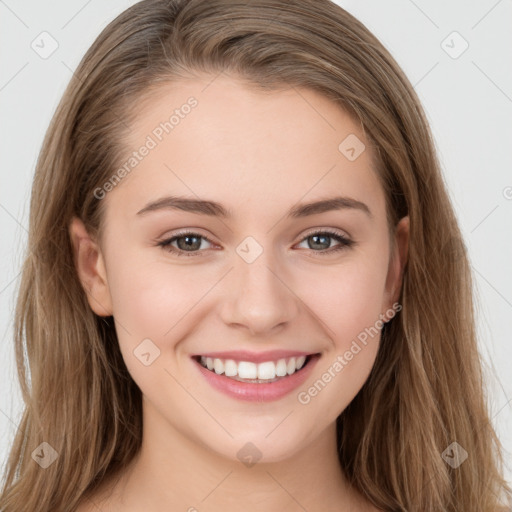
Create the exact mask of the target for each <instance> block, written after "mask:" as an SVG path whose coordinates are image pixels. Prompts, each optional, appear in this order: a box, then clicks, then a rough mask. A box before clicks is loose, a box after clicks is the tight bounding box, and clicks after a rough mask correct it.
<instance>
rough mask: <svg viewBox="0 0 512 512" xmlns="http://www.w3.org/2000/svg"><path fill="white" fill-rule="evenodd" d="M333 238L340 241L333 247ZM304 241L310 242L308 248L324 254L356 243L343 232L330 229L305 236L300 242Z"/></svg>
mask: <svg viewBox="0 0 512 512" xmlns="http://www.w3.org/2000/svg"><path fill="white" fill-rule="evenodd" d="M333 239H334V240H336V241H338V242H339V243H338V245H336V246H334V247H331V241H332V240H333ZM304 242H307V243H308V248H309V249H312V250H313V252H319V253H321V254H322V255H324V254H326V255H327V254H332V253H334V252H337V251H340V250H343V249H345V248H348V247H351V246H352V245H354V241H353V240H350V239H349V238H347V237H346V236H344V235H342V234H341V233H338V232H336V231H330V230H328V229H327V230H323V231H315V232H313V233H310V234H309V235H307V236H306V237H305V238H303V239H302V241H301V242H300V243H304ZM317 249H320V250H317Z"/></svg>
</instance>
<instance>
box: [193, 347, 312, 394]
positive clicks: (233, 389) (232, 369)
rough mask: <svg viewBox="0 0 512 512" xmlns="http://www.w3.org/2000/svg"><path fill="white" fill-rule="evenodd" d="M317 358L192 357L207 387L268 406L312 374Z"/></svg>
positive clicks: (292, 355)
mask: <svg viewBox="0 0 512 512" xmlns="http://www.w3.org/2000/svg"><path fill="white" fill-rule="evenodd" d="M320 357H321V356H320V354H319V353H316V354H312V353H309V354H307V353H303V352H291V351H277V350H276V351H271V352H266V353H250V352H245V351H236V352H222V353H220V352H218V353H214V354H204V355H195V356H192V360H193V361H194V362H195V365H196V367H197V368H198V370H199V372H200V373H201V374H202V375H203V377H204V378H205V380H206V383H207V384H209V385H210V386H211V387H213V388H214V389H216V390H217V391H220V392H222V393H223V394H225V395H227V396H229V397H231V398H235V399H238V400H244V401H253V402H269V401H274V400H278V399H280V398H283V397H284V396H285V395H288V394H289V393H291V392H292V391H293V390H294V389H296V388H298V387H299V386H301V385H302V384H303V382H304V381H305V380H306V379H307V378H308V376H309V375H310V374H311V371H312V369H313V367H314V366H315V364H316V362H317V361H318V359H319V358H320Z"/></svg>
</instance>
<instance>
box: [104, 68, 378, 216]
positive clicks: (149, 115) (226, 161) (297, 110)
mask: <svg viewBox="0 0 512 512" xmlns="http://www.w3.org/2000/svg"><path fill="white" fill-rule="evenodd" d="M135 108H136V110H137V115H136V117H135V122H134V123H133V124H132V126H131V130H130V131H129V133H128V135H127V137H126V138H125V140H124V141H123V143H124V146H125V148H126V159H125V160H124V161H123V162H121V163H120V165H123V164H126V163H127V162H128V160H129V159H130V158H131V159H132V162H131V163H132V164H134V165H133V166H131V165H129V166H127V167H126V168H130V170H129V172H128V173H126V174H127V176H126V177H125V178H123V180H122V182H121V183H120V185H119V186H117V187H116V190H114V192H113V193H111V194H110V196H111V197H109V201H110V200H114V201H116V200H118V199H120V198H121V197H122V198H124V200H125V202H126V201H127V202H128V203H129V204H132V205H133V209H135V208H137V207H138V209H140V208H142V207H143V206H144V204H145V203H146V202H147V201H148V200H156V199H158V197H160V196H163V195H165V194H166V193H167V194H173V195H187V196H191V197H193V196H198V197H204V198H215V200H216V201H219V202H222V203H223V204H226V205H227V206H228V207H229V208H230V210H232V211H235V212H236V211H237V209H238V208H239V209H241V210H242V209H246V211H247V212H248V213H249V212H250V210H249V208H253V211H252V212H251V213H253V214H256V215H257V214H264V213H268V212H269V205H273V206H275V207H276V208H275V210H276V213H277V211H278V210H279V208H278V207H279V206H280V205H281V206H282V209H284V208H289V206H291V205H292V204H293V203H296V202H299V201H312V200H314V199H316V198H318V197H321V198H325V197H326V196H334V195H350V196H353V197H355V198H357V199H362V198H364V199H366V201H365V202H368V201H369V202H372V203H373V204H374V205H375V206H376V207H377V208H379V207H383V205H384V200H383V195H382V194H383V193H382V190H381V188H380V184H379V181H378V177H377V175H376V172H375V169H374V167H375V166H374V163H373V155H374V153H373V150H372V148H371V147H370V146H369V142H368V140H367V139H366V138H365V136H364V133H363V131H362V129H361V126H360V125H359V123H356V122H355V121H354V120H353V119H352V118H351V116H350V115H349V114H348V113H347V112H345V111H344V110H343V109H341V108H340V107H339V106H338V105H336V104H335V103H334V102H332V101H331V100H329V99H328V98H327V97H325V96H323V95H321V94H320V93H318V92H316V91H313V90H311V89H306V88H297V87H292V86H289V87H286V86H283V88H281V89H279V90H273V91H263V90H257V89H255V88H254V87H249V86H247V85H246V84H244V83H242V82H241V81H239V80H237V79H236V78H232V77H228V76H224V75H221V76H217V77H215V76H206V77H203V78H196V79H190V80H182V81H177V82H173V83H169V84H165V85H162V86H161V87H159V88H158V89H156V90H155V93H154V94H153V95H152V96H150V97H148V98H146V99H145V100H144V101H143V102H142V103H141V104H140V105H139V106H138V107H137V106H135ZM144 147H145V148H146V150H144V151H142V149H143V148H144ZM148 148H149V149H148ZM134 153H136V154H137V155H136V156H133V154H134ZM141 153H144V156H141ZM130 155H132V157H130ZM133 159H136V161H135V160H133ZM135 211H138V210H135Z"/></svg>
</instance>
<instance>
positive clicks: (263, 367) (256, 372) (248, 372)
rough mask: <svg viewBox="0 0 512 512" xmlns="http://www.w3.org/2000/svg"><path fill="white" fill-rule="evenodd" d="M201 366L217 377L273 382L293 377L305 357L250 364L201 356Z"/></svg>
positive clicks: (302, 364) (304, 360)
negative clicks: (289, 376)
mask: <svg viewBox="0 0 512 512" xmlns="http://www.w3.org/2000/svg"><path fill="white" fill-rule="evenodd" d="M200 360H201V365H202V366H204V367H205V368H208V370H211V371H214V372H215V373H216V374H218V375H222V374H225V375H226V377H238V378H240V379H258V380H273V379H275V378H276V377H285V376H286V375H293V374H294V373H295V372H296V371H297V370H300V369H301V368H302V367H303V366H304V363H305V362H306V356H300V357H290V358H289V359H288V360H287V359H279V360H277V361H265V362H263V363H258V364H257V363H252V362H250V361H239V362H237V361H234V360H233V359H218V358H215V359H213V358H211V357H204V356H201V358H200Z"/></svg>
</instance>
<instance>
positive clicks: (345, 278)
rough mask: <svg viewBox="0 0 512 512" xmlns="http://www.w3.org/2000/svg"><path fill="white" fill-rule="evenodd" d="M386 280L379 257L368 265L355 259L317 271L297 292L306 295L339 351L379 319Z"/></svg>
mask: <svg viewBox="0 0 512 512" xmlns="http://www.w3.org/2000/svg"><path fill="white" fill-rule="evenodd" d="M385 279H386V275H385V272H384V271H383V264H382V263H381V262H379V261H378V260H374V261H373V262H372V263H371V265H370V264H368V265H365V264H364V262H356V261H355V260H354V262H353V264H347V265H346V266H344V267H343V268H342V267H339V268H337V269H335V270H333V271H332V272H330V273H329V274H325V275H322V273H320V272H319V273H317V275H316V277H315V279H314V280H312V281H309V280H308V287H307V289H306V288H304V289H303V290H302V291H301V292H299V293H298V295H299V296H300V297H309V299H308V301H306V302H308V305H309V306H310V307H311V308H312V309H313V310H314V312H315V313H316V315H317V316H319V317H320V319H321V320H322V321H323V322H322V323H323V325H324V326H325V330H326V334H327V335H328V336H330V337H331V338H332V339H333V341H334V343H335V349H336V350H337V351H338V352H339V351H340V350H343V351H344V350H346V347H347V345H348V346H350V342H351V340H352V339H353V338H356V337H357V336H358V335H359V334H360V333H361V332H362V331H364V329H366V328H369V327H371V326H374V325H375V322H376V321H377V320H378V319H379V315H380V314H381V313H382V303H383V296H384V286H385Z"/></svg>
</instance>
